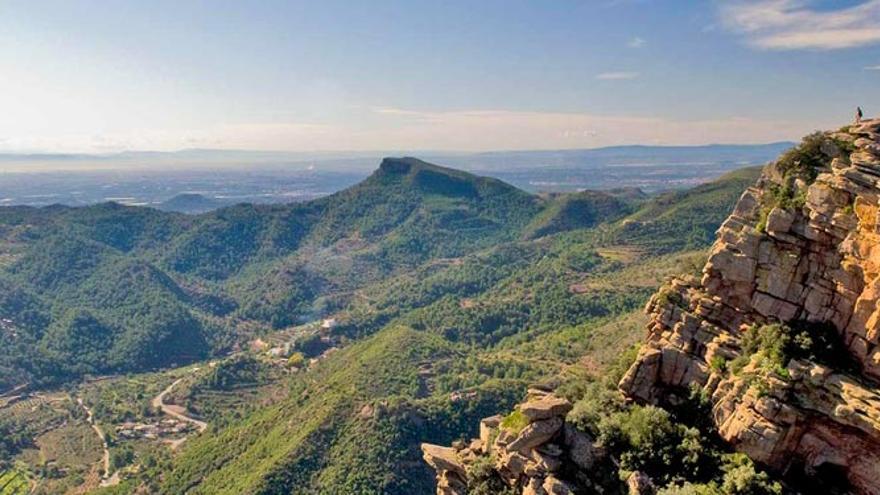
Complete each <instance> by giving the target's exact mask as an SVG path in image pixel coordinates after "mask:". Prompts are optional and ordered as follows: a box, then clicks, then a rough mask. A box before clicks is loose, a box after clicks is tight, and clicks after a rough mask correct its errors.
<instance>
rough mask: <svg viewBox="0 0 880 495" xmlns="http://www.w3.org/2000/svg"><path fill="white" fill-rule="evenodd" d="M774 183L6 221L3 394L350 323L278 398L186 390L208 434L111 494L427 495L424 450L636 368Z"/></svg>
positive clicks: (398, 166)
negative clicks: (695, 277)
mask: <svg viewBox="0 0 880 495" xmlns="http://www.w3.org/2000/svg"><path fill="white" fill-rule="evenodd" d="M756 177H757V170H744V171H741V172H738V173H736V174H732V175H730V176H726V177H724V178H722V179H720V180H719V181H717V182H715V183H712V184H707V185H704V186H699V187H697V188H695V189H693V190H690V191H684V192H679V193H670V194H666V195H661V196H658V197H655V198H642V197H640V195H633V194H627V195H626V196H624V197H621V196H620V195H616V194H606V193H595V192H582V193H575V194H571V195H559V196H554V197H550V198H539V197H537V196H532V195H529V194H527V193H525V192H522V191H520V190H518V189H516V188H513V187H512V186H509V185H507V184H504V183H503V182H500V181H497V180H494V179H487V178H481V177H476V176H473V175H470V174H466V173H463V172H458V171H454V170H450V169H445V168H442V167H437V166H434V165H430V164H427V163H424V162H421V161H418V160H415V159H409V158H407V159H386V160H385V161H383V162H382V164H381V166H380V167H379V169H378V170H377V171H376V172H374V174H373V175H371V176H370V177H369V178H368V179H366V180H365V181H364V182H362V183H360V184H358V185H356V186H354V187H352V188H349V189H347V190H345V191H341V192H339V193H336V194H334V195H331V196H328V197H325V198H322V199H319V200H316V201H312V202H308V203H304V204H294V205H272V206H253V205H237V206H233V207H229V208H225V209H221V210H218V211H215V212H211V213H208V214H204V215H198V216H184V215H177V214H169V213H163V212H159V211H156V210H149V209H143V208H127V207H119V206H117V205H100V206H96V207H91V208H85V209H70V208H54V207H53V208H47V209H18V208H15V209H10V210H8V211H5V212H3V214H2V215H0V222H3V223H2V224H0V232H2V233H3V236H2V239H0V253H3V258H2V259H3V260H4V264H3V265H2V269H0V308H2V309H3V310H4V311H5V312H6V313H5V314H7V315H9V316H8V319H9V322H7V323H5V324H4V327H3V328H2V333H0V338H2V339H3V342H4V343H6V344H8V345H6V346H3V347H0V368H2V369H3V370H4V373H3V375H2V376H3V380H5V382H4V383H0V386H4V387H9V386H12V385H15V384H19V383H22V382H24V381H31V382H34V383H43V384H47V383H52V382H58V381H68V380H73V379H76V378H77V377H80V376H82V375H84V374H92V375H94V374H107V373H118V372H132V371H140V370H149V369H153V368H162V367H168V366H173V365H175V364H178V365H180V364H184V363H188V362H192V361H196V360H200V359H203V358H206V357H210V356H218V355H222V354H223V353H225V352H227V351H228V350H230V349H233V348H236V347H238V346H241V345H243V344H244V343H245V342H246V341H247V340H249V339H252V338H254V337H256V336H264V337H265V336H269V335H271V332H272V331H273V330H274V329H287V328H288V327H290V326H291V325H297V324H301V323H306V322H309V321H314V320H316V319H319V318H321V317H324V316H330V315H332V316H334V317H335V318H336V319H337V320H338V322H339V324H338V326H336V327H334V328H333V329H332V330H329V331H327V332H325V333H324V334H323V337H322V338H323V339H326V342H325V341H323V340H319V339H316V337H317V335H314V336H313V337H315V338H311V339H309V338H302V339H299V340H297V346H298V347H297V349H299V350H301V351H302V352H303V353H304V354H305V355H306V359H308V358H309V357H316V358H319V359H318V360H317V361H316V362H315V363H314V364H313V365H311V366H308V367H307V369H305V368H304V369H303V370H301V371H299V372H296V373H293V374H290V375H287V374H286V373H282V374H281V375H280V377H279V376H276V375H278V373H271V374H270V375H267V376H274V378H271V380H273V381H274V382H273V385H272V386H273V387H275V390H277V391H283V393H280V394H279V393H276V394H275V395H277V396H278V397H279V398H278V399H273V400H271V401H269V402H266V403H263V405H262V406H258V405H257V404H251V403H249V402H247V401H246V400H245V401H244V402H238V403H236V404H237V405H235V407H228V405H229V402H228V401H230V400H232V401H235V400H236V399H235V393H236V392H235V390H237V388H236V387H237V386H236V385H235V380H236V378H235V376H237V375H235V374H232V375H229V377H227V378H224V380H223V383H225V385H224V386H223V387H224V388H222V389H216V390H215V389H213V388H212V387H213V386H214V385H211V383H214V382H206V383H205V384H204V385H202V386H201V387H194V388H191V389H188V391H186V390H184V391H182V392H181V394H183V395H182V396H181V398H180V400H183V401H185V402H190V403H194V404H200V406H198V407H197V409H199V410H201V411H203V413H204V414H206V415H207V416H206V417H210V418H211V424H212V426H211V428H210V429H209V430H208V431H207V432H205V433H203V434H201V435H198V436H197V437H196V438H194V439H193V440H190V441H188V442H187V443H186V444H185V445H184V447H183V449H182V451H181V452H180V453H179V454H177V455H175V456H174V457H173V458H172V459H171V460H169V461H162V462H159V463H156V462H155V461H151V464H150V467H149V468H146V469H144V470H143V471H141V472H139V474H133V475H130V476H131V477H130V478H129V479H128V480H127V481H126V482H125V483H123V484H120V485H119V486H117V487H115V488H112V489H106V490H103V492H106V493H133V492H135V491H137V490H141V491H144V490H146V491H147V492H151V493H155V492H159V493H168V494H172V493H173V494H178V493H212V494H214V493H230V494H232V493H267V494H268V493H303V492H307V493H326V494H334V493H364V494H368V493H387V494H401V495H403V494H411V493H426V492H429V491H431V490H432V489H433V488H432V487H433V482H434V481H433V473H432V472H431V471H430V470H429V469H428V468H427V466H426V465H424V463H422V462H421V460H420V458H421V454H420V452H419V451H418V448H417V447H418V444H419V443H420V442H424V441H428V442H433V443H440V444H448V443H450V442H452V441H454V440H456V439H458V438H460V437H471V436H474V435H476V433H477V432H476V431H473V428H474V427H475V426H476V425H477V424H478V420H479V418H481V417H484V416H487V415H491V414H494V413H496V412H498V411H503V410H505V409H507V408H509V407H511V406H512V405H513V404H514V403H516V402H517V401H518V400H519V399H520V398H521V397H522V394H523V393H524V391H525V389H526V387H527V386H528V385H529V384H531V383H536V382H546V383H551V384H553V385H554V386H556V385H559V386H561V387H562V389H563V390H565V389H571V390H574V389H577V388H578V387H582V386H583V384H584V383H588V382H589V381H590V380H592V379H593V378H596V377H600V376H601V375H602V374H603V373H605V372H606V371H607V370H608V369H610V367H614V366H619V364H617V363H618V362H619V360H620V356H621V355H623V356H626V355H627V353H626V352H625V351H626V349H628V348H629V347H630V346H631V345H632V344H633V343H634V342H635V341H636V339H638V337H639V336H640V328H641V325H643V321H642V317H641V315H640V313H639V309H640V308H641V307H642V306H643V305H644V303H645V300H646V299H647V297H648V296H649V295H650V294H651V293H652V292H653V290H654V289H655V287H656V286H657V284H658V283H659V282H660V281H662V280H663V279H664V278H666V277H668V276H670V275H672V274H674V273H680V272H686V271H692V270H693V269H694V267H695V266H696V262H695V260H696V259H698V258H700V257H701V256H702V251H700V250H702V249H704V248H706V247H707V246H708V243H709V242H710V240H711V235H710V234H711V232H713V231H714V230H715V229H716V228H717V227H718V225H719V224H720V222H721V221H722V220H723V218H724V217H725V216H726V215H727V213H728V212H729V210H730V208H731V207H732V205H733V203H734V201H735V200H736V198H737V197H738V196H739V194H740V193H741V192H742V190H743V189H744V188H745V187H746V186H747V185H748V184H749V183H750V182H751V181H753V180H754V179H755V178H756ZM285 331H287V330H285ZM267 338H268V337H267ZM334 348H335V349H334ZM327 349H331V350H333V351H335V352H327V353H326V354H322V353H323V352H324V351H325V350H327ZM255 372H256V371H249V372H248V373H244V375H241V376H242V378H241V380H243V381H242V384H241V387H244V388H243V389H242V390H247V389H248V387H251V388H252V387H254V386H257V385H254V384H255V383H260V382H261V380H259V379H256V380H255V379H254V378H253V376H254V375H253V373H255ZM229 380H232V382H231V385H230V383H229ZM230 386H231V388H230ZM229 391H232V392H229ZM241 393H244V392H241ZM211 394H221V395H215V396H216V397H220V396H222V397H224V398H223V399H222V400H223V401H226V402H222V401H221V402H219V403H216V404H215V405H212V404H214V403H212V402H211V400H214V399H211V397H215V396H212V395H211ZM222 394H226V395H222ZM230 394H232V395H230ZM242 397H246V395H245V396H242ZM144 400H146V399H144ZM205 401H207V402H205ZM222 404H227V405H226V406H223V405H222ZM129 407H134V406H129ZM212 408H213V409H212ZM139 455H141V454H137V455H135V457H134V459H135V462H138V461H137V460H138V459H140V457H138V456H139Z"/></svg>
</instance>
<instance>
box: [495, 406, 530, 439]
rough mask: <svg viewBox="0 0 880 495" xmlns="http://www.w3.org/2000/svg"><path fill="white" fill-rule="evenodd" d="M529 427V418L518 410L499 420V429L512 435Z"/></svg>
mask: <svg viewBox="0 0 880 495" xmlns="http://www.w3.org/2000/svg"><path fill="white" fill-rule="evenodd" d="M528 425H529V418H527V417H526V415H525V414H523V413H522V411H520V410H519V409H517V410H515V411H513V412H512V413H510V414H508V415H507V416H505V417H504V419H503V420H501V427H502V428H504V429H505V430H508V431H510V432H512V433H519V432H521V431H522V430H523V428H525V427H526V426H528Z"/></svg>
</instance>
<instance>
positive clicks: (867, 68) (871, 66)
mask: <svg viewBox="0 0 880 495" xmlns="http://www.w3.org/2000/svg"><path fill="white" fill-rule="evenodd" d="M865 70H880V65H869V66H867V67H865Z"/></svg>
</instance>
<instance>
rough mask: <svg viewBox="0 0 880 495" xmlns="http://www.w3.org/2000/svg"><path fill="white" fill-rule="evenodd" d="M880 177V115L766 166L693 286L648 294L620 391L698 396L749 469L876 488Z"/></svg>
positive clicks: (661, 399)
mask: <svg viewBox="0 0 880 495" xmlns="http://www.w3.org/2000/svg"><path fill="white" fill-rule="evenodd" d="M878 181H880V120H871V121H865V122H862V123H859V124H856V125H852V126H849V127H845V128H844V129H841V130H840V131H838V132H830V133H822V134H817V135H813V136H810V137H809V138H807V139H806V140H805V141H804V143H803V144H801V146H800V147H799V148H798V149H796V150H794V151H792V152H790V153H788V154H787V155H785V156H783V157H782V158H780V159H779V160H778V161H776V162H774V163H771V164H770V165H768V166H767V167H766V168H765V171H764V174H763V176H762V178H761V179H760V180H759V182H758V183H757V184H756V185H755V186H754V187H752V188H750V189H748V190H747V191H746V192H745V193H744V194H743V195H742V198H741V199H740V200H739V202H738V204H737V206H736V208H735V210H734V212H733V214H732V215H731V216H730V217H729V218H728V219H727V221H726V222H725V223H724V224H723V225H722V227H721V229H720V230H719V231H718V239H717V241H716V243H715V245H714V247H713V249H712V252H711V255H710V256H709V260H708V262H707V264H706V266H705V268H704V269H703V275H702V278H701V279H700V280H696V279H689V278H679V279H675V280H672V281H671V283H669V284H668V285H667V286H665V287H663V288H662V289H661V290H660V292H658V293H657V294H656V295H655V296H654V297H653V298H652V299H651V301H650V303H649V304H648V307H647V311H648V313H649V315H650V318H651V322H650V324H649V329H648V331H649V335H648V339H647V342H646V344H645V345H644V346H643V347H642V349H641V351H640V353H639V356H638V359H637V361H636V363H635V364H634V365H633V366H632V368H631V369H630V370H629V371H628V373H627V374H626V375H625V376H624V378H623V380H622V381H621V383H620V389H621V390H622V391H623V392H624V393H625V394H627V395H628V396H629V397H631V398H634V399H636V400H638V401H643V402H650V403H667V402H674V401H675V400H676V399H677V397H679V396H681V391H683V390H685V389H687V388H688V387H691V386H698V387H701V388H702V389H703V391H704V392H705V393H706V394H707V395H708V396H709V397H711V403H712V415H713V417H712V419H713V421H714V423H715V425H716V427H717V429H718V432H719V433H720V435H721V437H722V438H723V439H724V440H726V441H727V442H729V443H730V444H731V445H733V446H734V447H735V448H736V449H737V450H739V451H741V452H744V453H746V454H748V455H749V456H750V457H751V458H752V459H754V460H755V461H757V462H759V463H761V464H764V465H766V466H768V467H770V468H772V469H773V470H775V471H777V472H779V473H783V474H785V475H787V476H788V477H805V476H806V477H809V476H821V477H823V478H826V479H828V478H833V479H835V480H836V482H837V483H839V484H848V485H849V486H848V488H847V489H850V490H852V491H855V492H858V493H869V494H876V493H880V393H878V391H880V388H878V386H877V380H878V379H880V307H878V305H877V302H878V298H880V278H878V275H880V235H878V234H880V230H878V229H880V216H878V211H880V210H878V199H880V186H878ZM762 332H763V335H762ZM767 335H775V337H776V339H777V341H781V342H777V343H776V344H775V345H774V344H773V342H768V340H772V339H768V338H766V337H767ZM817 344H820V345H817Z"/></svg>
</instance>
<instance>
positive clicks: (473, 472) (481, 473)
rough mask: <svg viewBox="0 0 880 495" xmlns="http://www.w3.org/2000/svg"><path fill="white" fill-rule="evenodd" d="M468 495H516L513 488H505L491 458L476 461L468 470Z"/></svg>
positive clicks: (485, 457)
mask: <svg viewBox="0 0 880 495" xmlns="http://www.w3.org/2000/svg"><path fill="white" fill-rule="evenodd" d="M467 481H468V493H469V494H470V495H517V491H516V489H515V488H512V487H509V486H507V484H505V483H504V481H503V480H502V479H501V478H500V477H499V476H498V472H497V471H495V469H494V466H493V462H492V458H490V457H488V456H484V457H480V458H478V459H476V460H475V461H474V462H473V464H471V465H470V468H469V469H468V480H467Z"/></svg>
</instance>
